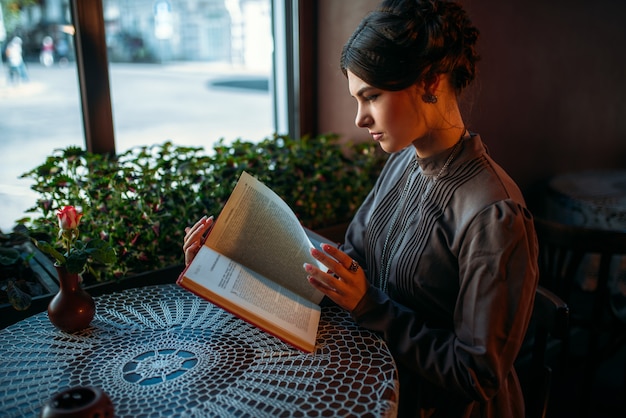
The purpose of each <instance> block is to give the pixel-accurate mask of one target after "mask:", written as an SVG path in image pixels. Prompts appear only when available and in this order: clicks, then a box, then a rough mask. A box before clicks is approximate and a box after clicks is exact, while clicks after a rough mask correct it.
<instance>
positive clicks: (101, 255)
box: [87, 240, 117, 264]
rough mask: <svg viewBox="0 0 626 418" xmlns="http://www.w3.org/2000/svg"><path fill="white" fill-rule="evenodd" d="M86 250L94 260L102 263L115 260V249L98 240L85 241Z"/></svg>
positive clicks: (110, 262)
mask: <svg viewBox="0 0 626 418" xmlns="http://www.w3.org/2000/svg"><path fill="white" fill-rule="evenodd" d="M87 251H88V252H89V255H90V256H91V258H93V259H94V261H97V262H98V263H102V264H113V263H115V262H116V261H117V255H116V254H115V250H114V249H113V248H111V246H110V245H109V244H108V243H106V242H104V241H100V240H92V241H89V242H88V243H87Z"/></svg>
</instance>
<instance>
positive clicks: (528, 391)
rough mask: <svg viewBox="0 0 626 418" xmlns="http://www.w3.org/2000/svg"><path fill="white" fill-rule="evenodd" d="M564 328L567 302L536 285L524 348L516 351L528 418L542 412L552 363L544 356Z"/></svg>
mask: <svg viewBox="0 0 626 418" xmlns="http://www.w3.org/2000/svg"><path fill="white" fill-rule="evenodd" d="M568 329H569V308H568V306H567V304H566V303H565V302H564V301H563V300H562V299H561V298H559V297H558V296H557V295H555V294H554V293H553V292H551V291H549V290H548V289H545V288H544V287H542V286H538V287H537V292H536V295H535V304H534V307H533V313H532V319H531V321H530V324H529V327H528V331H527V333H526V338H525V345H524V346H525V347H526V349H523V350H522V351H521V352H520V355H519V356H518V360H517V362H516V369H517V370H518V374H519V377H520V383H521V385H522V391H523V393H524V404H525V406H526V417H528V418H545V416H546V412H547V408H548V400H549V398H550V386H551V382H552V367H550V365H549V362H548V360H547V352H548V350H549V345H550V344H549V343H550V342H552V341H563V340H564V339H565V337H566V336H567V333H568Z"/></svg>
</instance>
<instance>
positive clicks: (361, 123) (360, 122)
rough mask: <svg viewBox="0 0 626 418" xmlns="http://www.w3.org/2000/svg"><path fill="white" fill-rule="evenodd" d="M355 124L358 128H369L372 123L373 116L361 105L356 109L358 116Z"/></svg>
mask: <svg viewBox="0 0 626 418" xmlns="http://www.w3.org/2000/svg"><path fill="white" fill-rule="evenodd" d="M354 124H355V125H356V126H357V127H358V128H367V127H368V126H370V125H371V124H372V118H371V117H370V115H369V114H368V113H367V112H366V111H365V110H364V109H363V107H362V106H360V105H359V106H358V108H357V110H356V117H355V119H354Z"/></svg>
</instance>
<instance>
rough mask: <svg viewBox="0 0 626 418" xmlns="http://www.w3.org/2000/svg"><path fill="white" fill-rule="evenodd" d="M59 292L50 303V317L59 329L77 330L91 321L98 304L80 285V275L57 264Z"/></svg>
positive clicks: (66, 330)
mask: <svg viewBox="0 0 626 418" xmlns="http://www.w3.org/2000/svg"><path fill="white" fill-rule="evenodd" d="M55 267H56V269H57V274H58V275H59V292H58V293H57V294H56V295H55V296H54V298H52V300H51V301H50V303H49V304H48V318H50V322H52V324H53V325H54V326H55V327H57V328H58V329H60V330H62V331H65V332H76V331H80V330H82V329H85V328H87V327H88V326H89V324H90V323H91V320H92V319H93V317H94V315H95V313H96V304H95V303H94V300H93V298H92V297H91V295H90V294H89V293H87V292H86V291H85V290H84V289H83V288H82V287H81V286H80V276H79V275H78V274H77V273H69V272H68V271H67V269H66V268H65V266H57V265H55Z"/></svg>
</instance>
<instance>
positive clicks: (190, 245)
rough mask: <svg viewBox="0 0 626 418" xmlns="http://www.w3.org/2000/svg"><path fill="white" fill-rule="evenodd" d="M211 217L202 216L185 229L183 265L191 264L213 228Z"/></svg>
mask: <svg viewBox="0 0 626 418" xmlns="http://www.w3.org/2000/svg"><path fill="white" fill-rule="evenodd" d="M213 223H214V222H213V217H212V216H211V217H209V218H207V217H206V216H203V217H202V218H201V219H200V220H199V221H198V222H196V223H195V224H194V225H193V226H192V227H187V228H185V238H184V241H183V253H184V254H185V264H189V263H191V260H193V258H194V257H195V256H196V254H197V252H198V250H200V247H201V246H202V245H203V244H204V241H205V240H206V238H207V236H208V232H209V231H210V229H211V227H212V226H213Z"/></svg>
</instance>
